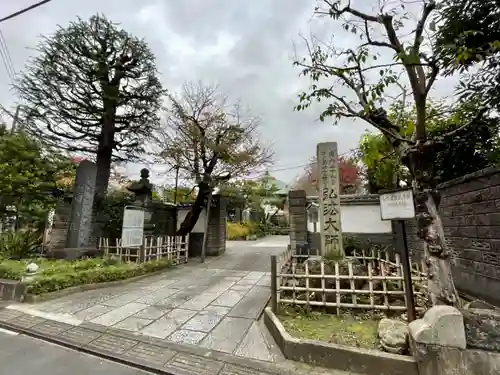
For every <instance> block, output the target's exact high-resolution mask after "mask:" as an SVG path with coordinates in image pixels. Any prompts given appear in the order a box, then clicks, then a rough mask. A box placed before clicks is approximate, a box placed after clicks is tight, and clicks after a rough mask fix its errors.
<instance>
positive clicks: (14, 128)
mask: <svg viewBox="0 0 500 375" xmlns="http://www.w3.org/2000/svg"><path fill="white" fill-rule="evenodd" d="M20 109H21V105H18V106H17V107H16V113H14V117H13V119H12V126H11V130H10V131H11V133H14V132H15V131H16V125H17V119H18V118H19V110H20Z"/></svg>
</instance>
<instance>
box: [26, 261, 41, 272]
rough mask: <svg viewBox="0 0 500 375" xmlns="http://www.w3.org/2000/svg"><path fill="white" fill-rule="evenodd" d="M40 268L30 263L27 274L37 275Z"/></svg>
mask: <svg viewBox="0 0 500 375" xmlns="http://www.w3.org/2000/svg"><path fill="white" fill-rule="evenodd" d="M39 268H40V267H39V266H38V264H36V263H30V264H28V265H27V266H26V272H28V273H35V272H37V271H38V269H39Z"/></svg>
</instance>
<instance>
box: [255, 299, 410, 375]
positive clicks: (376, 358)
mask: <svg viewBox="0 0 500 375" xmlns="http://www.w3.org/2000/svg"><path fill="white" fill-rule="evenodd" d="M264 324H265V325H266V327H267V329H268V330H269V332H270V333H271V335H272V336H273V338H274V340H275V341H276V343H277V344H278V346H279V347H280V349H281V351H282V352H283V355H284V356H285V358H287V359H290V360H293V361H299V362H305V363H309V364H311V365H315V366H323V367H328V368H333V369H336V370H341V371H352V372H357V373H360V374H367V375H418V369H417V362H416V360H415V359H413V358H412V357H407V356H403V355H397V354H390V353H385V352H381V351H377V350H368V349H358V348H352V347H349V346H344V345H336V344H329V343H324V342H320V341H314V340H303V339H297V338H295V337H292V336H291V335H290V334H289V333H288V332H286V330H285V328H284V327H283V324H281V322H280V321H279V319H278V318H277V317H276V315H275V314H274V313H273V312H272V310H271V308H270V307H266V309H265V311H264Z"/></svg>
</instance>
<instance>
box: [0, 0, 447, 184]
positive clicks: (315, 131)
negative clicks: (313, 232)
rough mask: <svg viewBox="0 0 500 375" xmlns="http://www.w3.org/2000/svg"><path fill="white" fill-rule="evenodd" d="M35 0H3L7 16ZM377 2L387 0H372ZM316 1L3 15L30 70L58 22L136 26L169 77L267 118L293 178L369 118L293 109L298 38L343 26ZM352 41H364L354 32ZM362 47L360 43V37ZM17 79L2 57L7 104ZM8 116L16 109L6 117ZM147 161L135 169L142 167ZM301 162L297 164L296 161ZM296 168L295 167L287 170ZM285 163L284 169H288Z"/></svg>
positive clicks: (57, 2)
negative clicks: (93, 20)
mask: <svg viewBox="0 0 500 375" xmlns="http://www.w3.org/2000/svg"><path fill="white" fill-rule="evenodd" d="M34 2H36V1H35V0H17V1H5V0H4V1H1V2H0V17H3V16H6V15H8V14H10V13H12V12H14V11H17V10H19V9H21V8H23V7H25V6H28V5H30V4H32V3H34ZM363 2H364V4H363V5H365V3H369V2H371V3H373V4H377V3H378V0H374V1H372V0H363ZM315 4H316V1H315V0H252V1H250V0H142V1H137V0H86V1H80V0H53V1H52V2H50V3H48V4H46V5H43V6H41V7H39V8H37V9H35V10H33V11H30V12H28V13H26V14H24V15H22V16H19V17H16V18H14V19H12V20H9V21H6V22H4V23H2V24H0V30H1V31H2V33H3V36H4V38H5V41H6V43H7V46H8V49H9V52H10V56H11V59H12V64H13V66H14V68H15V70H16V71H18V72H19V71H21V70H22V69H23V67H24V64H25V62H26V60H27V59H28V57H29V56H30V55H32V54H33V53H34V52H33V51H30V50H29V48H30V47H34V46H35V45H36V42H37V39H38V37H39V35H40V34H44V35H49V34H51V33H52V32H53V31H54V30H55V29H56V27H57V25H58V24H59V25H62V26H65V25H67V24H68V23H69V22H70V21H73V20H75V19H76V17H77V16H80V17H81V18H89V17H90V16H92V15H93V14H96V13H98V12H99V13H103V14H105V15H106V16H107V17H108V18H110V19H111V20H112V21H115V22H120V23H121V24H122V27H123V28H125V29H126V30H127V31H129V32H130V33H132V34H134V35H136V36H139V37H143V38H145V40H146V41H147V42H148V43H149V45H150V47H151V48H152V50H153V52H154V53H155V54H156V57H157V65H158V69H159V71H160V72H161V79H162V81H163V84H164V85H165V87H166V88H168V89H169V90H173V91H175V90H176V89H178V87H179V86H180V85H181V84H182V82H184V81H186V80H193V81H197V80H203V81H204V82H207V83H218V84H220V85H221V89H223V90H224V91H225V92H226V93H228V94H229V95H230V96H231V97H234V98H235V99H241V100H242V101H243V102H244V103H245V104H246V105H247V106H249V107H250V108H251V110H252V112H253V113H254V114H256V115H259V116H260V117H261V118H262V128H261V132H262V135H263V137H264V138H265V139H266V140H267V141H272V142H273V143H274V150H275V154H276V157H275V165H274V166H273V167H272V168H271V171H273V170H276V171H275V172H272V174H273V175H275V176H276V177H277V178H279V179H281V180H283V181H284V182H287V183H288V182H290V181H292V180H293V179H294V178H295V177H296V176H297V174H298V173H300V171H301V168H297V166H300V165H303V164H305V163H306V162H307V160H308V159H309V158H310V157H311V156H313V155H314V154H315V148H316V143H318V142H326V141H336V142H338V146H339V152H340V153H344V152H347V151H349V150H350V149H352V148H355V147H356V146H357V144H358V141H359V137H360V135H361V134H362V133H363V131H364V130H365V129H367V127H368V126H367V125H366V124H364V123H361V122H356V123H352V121H350V120H345V121H342V122H341V124H340V125H338V126H332V125H331V124H328V123H326V122H325V123H321V122H319V121H317V117H318V114H319V113H318V111H317V110H310V111H306V112H299V113H298V112H295V111H293V106H294V104H296V103H297V100H296V96H297V94H298V92H299V91H300V89H301V88H304V87H307V86H305V85H306V84H307V82H305V81H304V80H301V79H300V78H299V77H298V75H299V73H300V70H299V69H298V68H296V67H293V66H292V59H291V57H292V55H293V52H294V42H299V41H300V39H299V33H305V34H308V33H309V31H310V29H311V28H313V29H314V28H315V27H316V28H321V30H323V32H326V33H328V34H329V33H335V32H336V31H337V30H338V26H337V25H336V24H335V22H333V21H329V22H328V23H327V24H326V25H323V24H322V25H321V26H318V25H319V24H315V22H316V21H314V20H313V19H312V13H313V9H314V6H315ZM345 35H346V36H345V37H343V39H342V40H341V42H342V43H345V45H350V43H351V42H352V43H358V42H359V39H358V38H357V37H354V36H351V37H350V38H352V40H351V39H349V35H348V34H345ZM353 46H354V45H353ZM10 82H11V81H10V78H9V75H8V74H7V71H6V69H5V67H4V66H3V64H0V104H2V105H3V106H6V107H8V108H9V107H11V106H12V105H13V104H14V103H15V102H16V97H15V94H14V93H12V92H11V90H10ZM436 87H437V94H436V95H437V96H449V95H451V94H452V92H453V91H452V89H453V84H451V85H450V83H449V82H448V83H447V82H444V81H440V82H438V84H437V86H436ZM5 119H7V118H5ZM141 167H142V166H134V167H132V168H129V173H134V174H136V173H138V170H139V169H140V168H141ZM289 167H296V168H289ZM285 168H289V169H286V170H281V169H285ZM278 170H281V171H278Z"/></svg>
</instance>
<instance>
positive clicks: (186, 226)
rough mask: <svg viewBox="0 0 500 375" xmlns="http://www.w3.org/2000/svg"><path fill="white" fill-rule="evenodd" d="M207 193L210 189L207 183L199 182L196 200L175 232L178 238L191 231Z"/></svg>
mask: <svg viewBox="0 0 500 375" xmlns="http://www.w3.org/2000/svg"><path fill="white" fill-rule="evenodd" d="M209 191H210V188H209V185H208V183H206V182H203V181H202V182H200V184H199V185H198V194H197V195H196V200H195V201H194V203H193V205H192V206H191V210H190V211H189V212H188V213H187V215H186V217H185V218H184V221H183V222H182V224H181V225H180V227H179V229H178V230H177V233H176V234H177V235H178V236H186V235H187V234H188V233H190V232H191V231H192V230H193V228H194V226H195V225H196V222H197V221H198V219H199V218H200V214H201V211H202V210H203V207H204V206H205V201H206V199H207V197H208V193H209ZM207 219H208V218H207Z"/></svg>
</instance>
